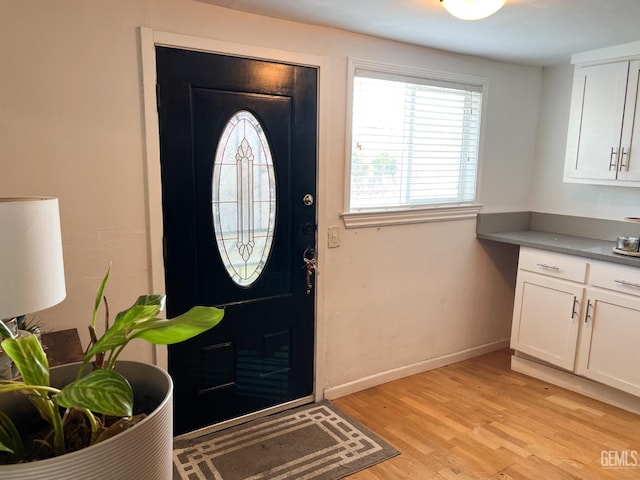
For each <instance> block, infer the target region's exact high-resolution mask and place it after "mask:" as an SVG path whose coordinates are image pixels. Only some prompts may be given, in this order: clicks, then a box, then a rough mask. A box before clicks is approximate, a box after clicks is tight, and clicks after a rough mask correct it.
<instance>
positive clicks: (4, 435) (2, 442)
mask: <svg viewBox="0 0 640 480" xmlns="http://www.w3.org/2000/svg"><path fill="white" fill-rule="evenodd" d="M0 451H3V452H9V453H11V455H10V459H11V462H12V463H18V462H19V461H20V460H23V459H24V458H25V457H26V451H25V449H24V444H23V443H22V439H21V438H20V434H19V433H18V429H17V428H16V427H15V425H14V424H13V422H12V421H11V419H10V418H9V417H8V416H7V415H6V414H4V413H2V412H0Z"/></svg>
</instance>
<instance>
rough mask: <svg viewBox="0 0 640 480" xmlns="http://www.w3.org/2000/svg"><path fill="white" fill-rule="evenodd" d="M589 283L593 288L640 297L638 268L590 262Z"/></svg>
mask: <svg viewBox="0 0 640 480" xmlns="http://www.w3.org/2000/svg"><path fill="white" fill-rule="evenodd" d="M589 283H590V284H591V285H593V286H594V287H600V288H606V289H607V290H614V291H616V292H621V293H627V294H629V295H638V296H640V268H638V267H628V266H625V265H612V264H610V263H600V262H592V264H591V273H590V274H589Z"/></svg>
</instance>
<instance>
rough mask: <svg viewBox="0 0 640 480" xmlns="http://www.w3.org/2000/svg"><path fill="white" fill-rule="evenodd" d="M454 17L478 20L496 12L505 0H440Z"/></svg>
mask: <svg viewBox="0 0 640 480" xmlns="http://www.w3.org/2000/svg"><path fill="white" fill-rule="evenodd" d="M440 1H441V2H442V6H443V7H444V8H445V9H446V10H447V11H448V12H449V13H450V14H451V15H453V16H454V17H458V18H460V19H462V20H480V19H481V18H485V17H488V16H489V15H493V14H494V13H496V12H497V11H498V10H500V8H502V6H503V5H504V4H505V1H506V0H440Z"/></svg>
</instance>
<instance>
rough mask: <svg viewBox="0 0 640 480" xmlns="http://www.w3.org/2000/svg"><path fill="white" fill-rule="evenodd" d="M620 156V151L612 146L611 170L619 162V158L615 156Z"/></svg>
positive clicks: (610, 156) (610, 155)
mask: <svg viewBox="0 0 640 480" xmlns="http://www.w3.org/2000/svg"><path fill="white" fill-rule="evenodd" d="M617 156H618V152H617V151H616V150H615V149H614V148H613V147H611V153H610V154H609V171H611V169H612V168H614V167H615V166H616V165H617V164H618V160H617V159H616V158H615V157H617Z"/></svg>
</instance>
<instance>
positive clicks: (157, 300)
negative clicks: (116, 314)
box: [134, 295, 167, 312]
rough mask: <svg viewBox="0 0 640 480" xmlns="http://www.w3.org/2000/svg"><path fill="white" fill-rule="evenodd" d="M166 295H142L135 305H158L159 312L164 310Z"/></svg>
mask: <svg viewBox="0 0 640 480" xmlns="http://www.w3.org/2000/svg"><path fill="white" fill-rule="evenodd" d="M166 299H167V296H166V295H140V296H139V297H138V299H137V300H136V303H134V305H156V306H157V307H158V312H161V311H162V310H164V303H165V300H166Z"/></svg>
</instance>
